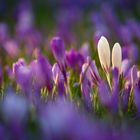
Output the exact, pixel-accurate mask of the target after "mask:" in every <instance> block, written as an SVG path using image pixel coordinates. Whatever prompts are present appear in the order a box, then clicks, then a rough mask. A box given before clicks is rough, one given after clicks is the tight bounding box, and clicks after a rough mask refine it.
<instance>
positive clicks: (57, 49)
mask: <svg viewBox="0 0 140 140" xmlns="http://www.w3.org/2000/svg"><path fill="white" fill-rule="evenodd" d="M51 49H52V52H53V55H54V57H55V59H56V61H57V63H58V65H59V67H60V70H61V71H62V73H63V75H64V78H65V83H67V76H66V66H65V47H64V41H63V40H62V39H61V38H60V37H54V38H53V39H52V40H51Z"/></svg>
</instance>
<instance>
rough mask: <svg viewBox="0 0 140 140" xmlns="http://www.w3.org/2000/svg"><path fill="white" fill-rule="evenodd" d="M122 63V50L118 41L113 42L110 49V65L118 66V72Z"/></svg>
mask: <svg viewBox="0 0 140 140" xmlns="http://www.w3.org/2000/svg"><path fill="white" fill-rule="evenodd" d="M121 65H122V50H121V46H120V44H119V43H115V44H114V46H113V50H112V66H113V68H114V67H116V68H118V70H119V72H120V70H121Z"/></svg>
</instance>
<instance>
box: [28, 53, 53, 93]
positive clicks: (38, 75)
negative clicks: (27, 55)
mask: <svg viewBox="0 0 140 140" xmlns="http://www.w3.org/2000/svg"><path fill="white" fill-rule="evenodd" d="M30 66H31V69H32V71H33V77H34V80H35V82H36V84H38V86H40V87H45V86H46V87H47V89H48V90H49V91H51V90H52V88H53V76H52V66H51V65H50V63H49V62H48V60H47V58H45V57H44V56H42V55H41V54H39V56H38V59H37V60H34V61H33V62H32V63H31V65H30Z"/></svg>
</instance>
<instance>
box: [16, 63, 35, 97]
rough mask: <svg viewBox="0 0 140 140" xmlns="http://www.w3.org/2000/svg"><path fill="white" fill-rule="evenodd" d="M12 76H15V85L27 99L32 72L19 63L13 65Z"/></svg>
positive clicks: (30, 86)
mask: <svg viewBox="0 0 140 140" xmlns="http://www.w3.org/2000/svg"><path fill="white" fill-rule="evenodd" d="M13 70H14V71H13V74H14V76H15V79H16V82H17V84H19V85H20V87H21V89H22V91H23V93H24V94H25V95H26V96H27V97H29V96H30V95H31V89H32V71H31V69H30V68H29V67H28V66H26V65H22V64H20V63H19V62H17V63H16V64H14V65H13Z"/></svg>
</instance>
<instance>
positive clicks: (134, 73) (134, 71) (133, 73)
mask: <svg viewBox="0 0 140 140" xmlns="http://www.w3.org/2000/svg"><path fill="white" fill-rule="evenodd" d="M137 81H138V77H137V68H136V66H135V65H134V66H133V67H132V68H131V84H132V86H133V87H134V86H135V85H136V83H137Z"/></svg>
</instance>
